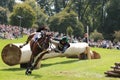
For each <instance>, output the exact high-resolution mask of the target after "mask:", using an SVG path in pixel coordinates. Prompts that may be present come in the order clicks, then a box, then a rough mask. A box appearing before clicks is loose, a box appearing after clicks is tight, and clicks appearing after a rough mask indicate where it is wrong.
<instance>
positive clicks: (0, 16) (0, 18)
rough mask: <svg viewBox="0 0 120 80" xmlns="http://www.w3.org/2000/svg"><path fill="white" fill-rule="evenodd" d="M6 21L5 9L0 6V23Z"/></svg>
mask: <svg viewBox="0 0 120 80" xmlns="http://www.w3.org/2000/svg"><path fill="white" fill-rule="evenodd" d="M6 23H7V11H6V9H5V8H3V7H0V24H6Z"/></svg>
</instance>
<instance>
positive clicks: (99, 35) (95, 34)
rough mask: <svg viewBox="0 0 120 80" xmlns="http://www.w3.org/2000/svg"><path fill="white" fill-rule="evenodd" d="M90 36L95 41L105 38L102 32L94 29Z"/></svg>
mask: <svg viewBox="0 0 120 80" xmlns="http://www.w3.org/2000/svg"><path fill="white" fill-rule="evenodd" d="M90 38H91V39H94V40H95V41H97V40H102V39H104V38H103V35H102V33H99V32H98V31H97V30H94V32H92V33H91V34H90Z"/></svg>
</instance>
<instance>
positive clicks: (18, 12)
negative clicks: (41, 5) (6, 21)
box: [10, 3, 36, 28]
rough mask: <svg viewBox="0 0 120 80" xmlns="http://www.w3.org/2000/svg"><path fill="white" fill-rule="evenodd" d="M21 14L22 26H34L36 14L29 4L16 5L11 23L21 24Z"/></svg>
mask: <svg viewBox="0 0 120 80" xmlns="http://www.w3.org/2000/svg"><path fill="white" fill-rule="evenodd" d="M19 16H21V18H22V19H21V27H27V28H28V27H32V25H33V24H34V22H35V19H36V14H35V12H34V11H33V9H32V8H31V7H30V6H29V5H28V4H25V3H23V4H17V5H15V6H14V11H13V12H12V13H11V16H10V24H12V25H17V26H19V25H20V17H19Z"/></svg>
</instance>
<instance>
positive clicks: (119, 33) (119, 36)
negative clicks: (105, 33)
mask: <svg viewBox="0 0 120 80" xmlns="http://www.w3.org/2000/svg"><path fill="white" fill-rule="evenodd" d="M113 36H114V42H120V31H115V33H114V35H113Z"/></svg>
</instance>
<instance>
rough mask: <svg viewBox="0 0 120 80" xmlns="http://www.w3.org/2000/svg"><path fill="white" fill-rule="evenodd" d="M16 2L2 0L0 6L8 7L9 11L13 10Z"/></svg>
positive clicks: (13, 0)
mask: <svg viewBox="0 0 120 80" xmlns="http://www.w3.org/2000/svg"><path fill="white" fill-rule="evenodd" d="M14 4H15V0H0V6H2V7H4V8H8V10H9V11H12V10H13V5H14Z"/></svg>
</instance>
